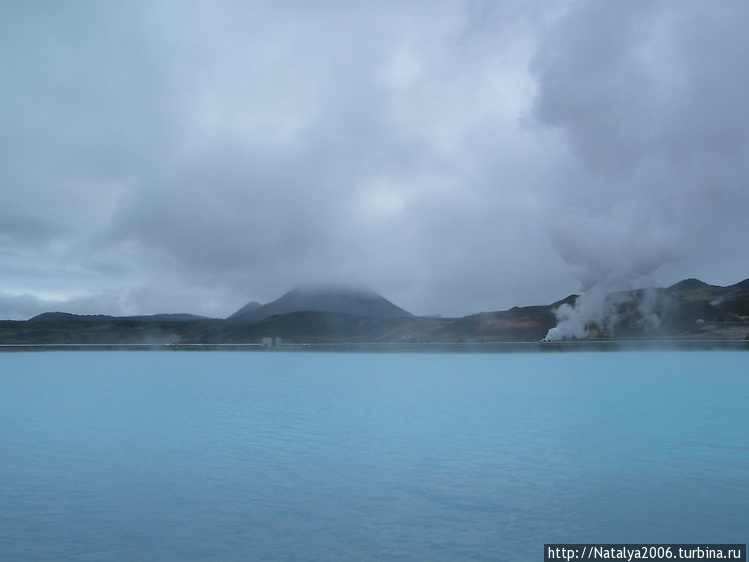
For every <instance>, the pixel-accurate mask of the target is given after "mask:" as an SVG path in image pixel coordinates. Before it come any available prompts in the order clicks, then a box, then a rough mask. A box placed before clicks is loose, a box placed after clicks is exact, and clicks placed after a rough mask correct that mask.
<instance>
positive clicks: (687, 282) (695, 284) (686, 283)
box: [666, 278, 714, 291]
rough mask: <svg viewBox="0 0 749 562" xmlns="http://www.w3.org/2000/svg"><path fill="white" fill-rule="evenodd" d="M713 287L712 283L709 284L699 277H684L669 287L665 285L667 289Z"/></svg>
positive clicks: (688, 289)
mask: <svg viewBox="0 0 749 562" xmlns="http://www.w3.org/2000/svg"><path fill="white" fill-rule="evenodd" d="M712 288H714V285H709V284H707V283H705V282H704V281H700V280H699V279H694V278H690V279H684V280H683V281H679V282H678V283H674V284H673V285H671V286H670V287H667V288H666V290H667V291H693V290H695V289H712Z"/></svg>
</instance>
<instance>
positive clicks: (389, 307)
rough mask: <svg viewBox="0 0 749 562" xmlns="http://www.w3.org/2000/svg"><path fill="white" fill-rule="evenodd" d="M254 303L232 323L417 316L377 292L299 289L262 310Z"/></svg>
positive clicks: (231, 318) (240, 312)
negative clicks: (308, 315)
mask: <svg viewBox="0 0 749 562" xmlns="http://www.w3.org/2000/svg"><path fill="white" fill-rule="evenodd" d="M255 304H256V303H250V304H249V305H246V306H244V307H242V308H241V309H239V310H238V311H237V312H235V313H234V314H232V315H231V316H229V318H228V320H231V321H232V322H258V321H260V320H263V319H265V318H268V317H270V316H275V315H278V314H290V313H292V312H335V313H341V314H350V315H352V316H364V317H370V316H372V317H378V318H410V317H412V316H413V315H412V314H411V313H410V312H407V311H405V310H403V309H402V308H400V307H399V306H396V305H394V304H393V303H392V302H390V301H389V300H387V299H385V298H384V297H382V296H381V295H379V294H377V293H376V292H374V291H370V290H366V289H348V288H346V289H301V288H296V289H293V290H291V291H289V292H288V293H286V294H285V295H283V296H282V297H281V298H279V299H278V300H275V301H273V302H270V303H268V304H265V305H262V306H255Z"/></svg>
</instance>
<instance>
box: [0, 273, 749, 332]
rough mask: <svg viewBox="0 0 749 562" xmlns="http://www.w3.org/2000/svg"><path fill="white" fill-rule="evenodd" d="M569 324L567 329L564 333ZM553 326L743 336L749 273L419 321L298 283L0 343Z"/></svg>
mask: <svg viewBox="0 0 749 562" xmlns="http://www.w3.org/2000/svg"><path fill="white" fill-rule="evenodd" d="M591 304H593V305H595V306H591ZM560 319H561V320H562V321H561V322H560ZM572 324H574V326H572ZM568 325H570V326H572V327H574V328H575V330H570V331H569V332H568V333H567V332H565V331H564V329H563V328H565V327H567V326H568ZM555 327H556V328H555ZM552 328H555V331H554V332H551V333H555V334H556V335H558V336H559V338H558V339H564V338H573V337H577V338H581V337H583V338H588V339H610V340H614V341H616V340H622V339H660V338H680V339H684V338H687V339H694V340H748V339H749V279H747V280H745V281H742V282H740V283H737V284H735V285H731V286H727V287H720V286H715V285H709V284H707V283H704V282H702V281H699V280H697V279H686V280H684V281H681V282H679V283H676V284H675V285H672V286H670V287H667V288H643V289H636V290H632V291H624V292H612V293H608V294H603V295H601V296H600V298H599V299H598V300H597V301H593V300H592V299H591V297H590V296H589V295H583V296H579V295H570V296H568V297H566V298H565V299H562V300H559V301H557V302H554V303H551V304H548V305H538V306H527V307H515V308H512V309H509V310H505V311H498V312H484V313H480V314H473V315H469V316H465V317H462V318H431V317H417V316H414V315H412V314H411V313H409V312H407V311H406V310H404V309H402V308H400V307H398V306H397V305H395V304H393V303H392V302H390V301H388V300H387V299H385V298H384V297H382V296H381V295H379V294H377V293H376V292H374V291H371V290H364V289H351V288H315V289H311V288H296V289H293V290H291V291H289V292H288V293H286V294H284V295H283V296H281V297H280V298H279V299H277V300H275V301H273V302H270V303H267V304H264V305H263V304H260V303H257V302H251V303H249V304H247V305H245V306H244V307H242V308H240V309H239V310H237V311H236V312H235V313H234V314H232V315H230V316H229V317H228V318H226V319H217V318H206V317H201V316H195V315H190V314H157V315H152V316H126V317H115V316H106V315H93V316H90V315H89V316H87V315H75V314H68V313H63V312H47V313H44V314H40V315H39V316H35V317H34V318H31V319H30V320H27V321H1V322H0V344H4V345H19V344H66V343H69V344H170V343H172V344H257V343H260V342H261V341H262V338H264V337H269V336H275V337H281V338H283V340H284V342H286V343H298V344H314V343H337V344H341V343H359V344H364V343H458V342H464V343H470V342H475V343H483V342H540V341H541V340H543V339H544V338H546V337H547V336H549V335H550V334H551V333H550V330H551V329H552Z"/></svg>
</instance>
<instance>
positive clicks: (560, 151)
mask: <svg viewBox="0 0 749 562" xmlns="http://www.w3.org/2000/svg"><path fill="white" fill-rule="evenodd" d="M748 28H749V3H747V2H743V1H738V0H736V1H731V2H729V1H712V2H709V1H706V0H705V1H694V2H689V1H681V2H672V1H669V2H645V1H627V2H625V1H621V2H616V1H610V2H600V1H570V2H561V1H558V2H557V1H549V0H537V1H533V0H531V1H529V0H522V1H517V2H515V1H509V0H508V1H502V0H497V1H488V2H482V1H478V0H466V1H457V0H456V1H440V0H437V1H434V0H430V1H405V2H389V1H386V2H375V1H373V0H362V1H357V0H353V1H347V2H343V1H330V2H327V1H313V0H306V1H301V0H299V1H293V0H288V1H287V0H282V1H280V2H279V1H273V2H270V1H269V2H259V1H258V2H254V1H246V2H239V1H235V2H222V1H220V0H219V1H208V0H205V1H201V0H193V1H189V2H188V1H180V0H169V1H168V0H162V1H158V2H157V1H153V2H147V1H141V2H136V1H135V0H133V1H125V0H120V1H108V2H95V1H93V0H91V1H68V2H53V1H45V2H41V1H34V0H18V1H15V0H0V318H12V319H26V318H28V317H30V316H33V315H35V314H38V313H40V312H43V311H46V310H63V311H66V312H74V313H104V314H151V313H159V312H190V313H195V314H204V315H208V316H216V317H225V316H227V315H229V314H231V313H232V312H234V311H235V310H237V309H238V308H240V307H241V306H243V305H244V304H246V303H247V302H248V301H251V300H257V301H260V302H263V303H265V302H268V301H271V300H274V299H275V298H277V297H279V296H280V295H281V294H283V293H284V292H286V291H288V290H289V289H291V288H292V287H294V286H296V285H311V284H316V285H325V284H346V285H362V286H365V287H368V288H371V289H374V290H376V291H378V292H379V293H381V294H382V295H383V296H385V297H386V298H388V299H389V300H391V301H393V302H395V303H396V304H398V305H399V306H402V307H404V308H406V309H407V310H409V311H411V312H413V313H415V314H436V313H439V314H443V315H446V316H451V315H452V316H455V315H461V316H462V315H465V314H470V313H475V312H480V311H493V310H503V309H506V308H509V307H512V306H516V305H517V306H523V305H531V304H548V303H551V302H554V301H556V300H558V299H561V298H563V297H565V296H567V295H568V294H570V293H573V292H577V293H579V292H581V291H585V290H587V289H589V288H591V287H593V286H595V285H599V286H605V287H611V288H615V289H620V288H635V287H640V286H651V285H658V286H667V285H670V284H672V283H675V282H677V281H679V280H681V279H683V278H686V277H698V278H700V279H702V280H704V281H707V282H709V283H712V284H717V285H728V284H733V283H736V282H738V281H741V280H742V279H745V278H747V277H749V243H748V242H749V240H748V235H749V228H748V227H749V185H747V180H748V179H749V143H748V141H749V139H748V137H749V64H747V61H749V34H747V33H746V30H747V29H748Z"/></svg>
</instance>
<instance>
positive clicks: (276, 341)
mask: <svg viewBox="0 0 749 562" xmlns="http://www.w3.org/2000/svg"><path fill="white" fill-rule="evenodd" d="M261 343H262V345H263V349H277V348H279V347H281V346H282V345H283V338H280V337H278V336H273V337H269V338H263V339H262V342H261Z"/></svg>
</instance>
